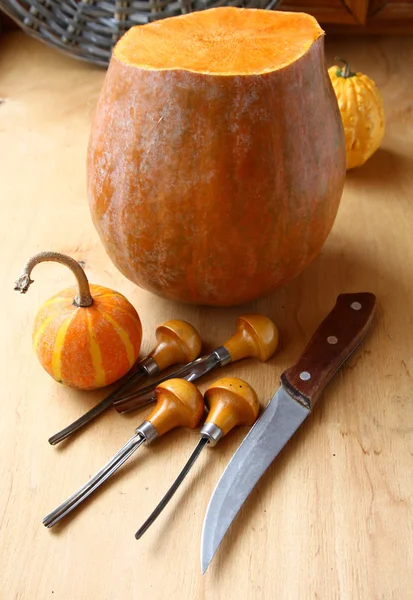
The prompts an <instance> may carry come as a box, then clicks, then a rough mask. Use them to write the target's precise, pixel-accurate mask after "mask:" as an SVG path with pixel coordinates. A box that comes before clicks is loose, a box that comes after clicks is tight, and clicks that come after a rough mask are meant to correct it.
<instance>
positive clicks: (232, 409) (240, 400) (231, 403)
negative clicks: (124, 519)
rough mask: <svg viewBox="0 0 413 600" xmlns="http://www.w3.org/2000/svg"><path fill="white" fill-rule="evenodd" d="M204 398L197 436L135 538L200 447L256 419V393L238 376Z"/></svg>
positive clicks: (159, 509)
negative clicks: (205, 409)
mask: <svg viewBox="0 0 413 600" xmlns="http://www.w3.org/2000/svg"><path fill="white" fill-rule="evenodd" d="M204 398H205V401H206V403H207V405H208V406H209V414H208V418H207V419H206V421H205V423H204V425H203V426H202V428H201V431H200V436H201V439H200V440H199V442H198V444H197V446H196V448H195V450H194V451H193V452H192V454H191V456H190V457H189V460H188V462H187V463H186V465H185V466H184V468H183V469H182V471H181V472H180V474H179V475H178V477H177V478H176V480H175V482H174V483H173V484H172V486H171V487H170V488H169V490H168V492H167V493H166V494H165V496H164V497H163V498H162V500H161V501H160V503H159V504H158V506H157V507H156V508H155V510H154V511H153V512H152V514H151V515H150V516H149V517H148V519H147V520H146V521H145V523H144V524H143V525H142V526H141V527H140V528H139V530H138V531H137V532H136V534H135V537H136V539H137V540H138V539H140V538H141V537H142V535H143V534H144V533H145V531H147V529H149V527H150V526H151V525H152V523H153V522H154V521H155V520H156V519H157V517H158V516H159V515H160V513H161V512H162V511H163V509H164V508H165V506H166V505H167V504H168V502H169V501H170V500H171V498H172V496H173V495H174V494H175V492H176V490H177V489H178V488H179V486H180V485H181V483H182V482H183V480H184V478H185V477H186V475H187V474H188V472H189V470H190V469H191V467H192V466H193V464H194V463H195V461H196V459H197V458H198V456H199V455H200V453H201V451H202V449H203V448H204V447H205V446H206V445H207V444H210V445H211V446H215V444H216V443H217V442H218V441H219V440H220V439H221V438H222V437H223V436H224V435H226V434H227V433H229V432H230V431H231V429H233V428H234V427H236V426H237V425H249V426H251V425H253V424H254V423H255V421H256V419H257V416H258V412H259V402H258V398H257V394H256V393H255V391H254V390H253V388H252V387H251V386H250V385H249V384H248V383H246V382H245V381H243V380H242V379H237V378H235V377H223V378H222V379H219V380H218V381H216V382H215V383H213V384H212V385H211V386H210V387H209V388H208V389H207V390H206V392H205V396H204Z"/></svg>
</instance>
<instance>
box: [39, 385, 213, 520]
mask: <svg viewBox="0 0 413 600" xmlns="http://www.w3.org/2000/svg"><path fill="white" fill-rule="evenodd" d="M155 393H156V406H155V408H154V409H153V410H152V412H151V413H150V415H149V416H148V418H147V419H146V421H144V422H143V423H142V424H141V425H140V426H139V427H137V428H136V430H135V435H134V436H133V437H132V438H131V439H130V440H129V441H128V442H126V444H125V445H124V446H123V447H122V448H121V449H120V450H119V451H118V452H117V453H116V454H115V455H114V456H113V458H111V460H110V461H109V462H107V463H106V465H105V466H104V467H103V468H102V469H100V471H98V472H97V473H96V475H94V476H93V477H92V478H91V479H90V480H89V481H88V482H87V483H86V484H85V485H83V486H82V487H81V488H80V489H79V490H78V491H77V492H75V493H74V494H72V496H70V498H68V499H67V500H66V501H65V502H63V503H62V504H60V506H58V507H57V508H55V509H54V510H53V511H52V512H51V513H50V514H48V515H47V516H46V517H45V518H44V519H43V524H44V525H45V526H46V527H53V525H55V524H56V523H58V522H59V521H60V520H61V519H63V517H65V516H66V515H68V514H69V513H70V512H72V510H73V509H74V508H76V507H77V506H78V505H79V504H80V503H81V502H83V500H85V499H86V498H87V497H88V496H90V494H92V493H93V492H94V491H95V490H96V489H97V488H98V487H100V486H101V485H102V483H104V482H105V481H106V480H107V479H108V478H109V477H110V476H111V475H113V473H115V471H117V469H119V467H120V466H121V465H123V463H124V462H125V461H126V460H127V459H128V458H129V457H130V456H132V454H133V453H134V452H135V450H137V449H138V448H139V446H140V445H141V444H143V443H144V442H147V443H151V442H153V440H155V439H156V438H157V437H159V436H160V435H163V434H164V433H166V432H167V431H170V430H171V429H174V428H175V427H190V428H191V429H193V428H194V427H196V426H197V425H198V423H199V421H200V420H201V417H202V415H203V412H204V401H203V398H202V394H201V392H200V391H199V390H198V388H196V387H195V386H194V385H193V384H192V383H190V382H189V381H186V380H185V379H171V380H168V381H165V382H164V383H161V384H160V385H159V386H158V387H157V388H156V390H155Z"/></svg>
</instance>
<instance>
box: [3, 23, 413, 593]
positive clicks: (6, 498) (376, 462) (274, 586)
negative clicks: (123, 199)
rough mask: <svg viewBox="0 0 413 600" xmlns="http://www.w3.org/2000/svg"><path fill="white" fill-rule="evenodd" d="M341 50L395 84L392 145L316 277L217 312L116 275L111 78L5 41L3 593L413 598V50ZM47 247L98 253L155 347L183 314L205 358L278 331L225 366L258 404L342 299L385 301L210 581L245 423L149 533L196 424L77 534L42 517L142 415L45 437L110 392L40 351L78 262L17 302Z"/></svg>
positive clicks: (104, 496)
mask: <svg viewBox="0 0 413 600" xmlns="http://www.w3.org/2000/svg"><path fill="white" fill-rule="evenodd" d="M336 54H339V55H340V56H345V57H346V58H347V59H348V60H349V61H350V62H351V64H352V65H353V68H355V69H356V70H360V71H364V72H365V73H367V74H369V75H370V76H371V77H372V78H373V79H374V80H375V81H376V82H377V84H378V86H379V87H380V89H381V90H382V93H383V97H384V103H385V112H386V116H387V132H386V136H385V139H384V141H383V144H382V148H381V149H380V150H379V151H378V152H377V153H376V154H375V156H374V157H372V158H371V160H370V161H369V162H368V163H367V164H365V165H364V166H363V167H362V168H360V169H359V170H355V171H353V172H349V173H348V176H347V181H346V185H345V191H344V195H343V199H342V203H341V207H340V210H339V214H338V217H337V220H336V223H335V225H334V228H333V231H332V233H331V235H330V237H329V239H328V241H327V243H326V244H325V246H324V248H323V250H322V252H321V254H320V255H319V257H318V258H317V259H316V260H315V261H314V262H313V264H312V265H311V266H310V267H309V268H308V269H307V270H306V271H305V272H304V273H303V274H302V275H301V276H299V277H298V278H297V279H296V280H295V281H293V282H292V283H291V284H290V285H288V286H286V287H285V288H284V289H281V290H279V291H278V292H277V293H275V294H273V295H272V296H271V297H269V298H266V299H263V300H260V301H257V302H254V303H253V304H251V305H248V306H242V307H236V308H232V309H212V308H210V309H205V308H199V307H188V306H183V305H180V304H175V303H172V302H168V301H165V300H162V299H160V298H157V297H154V296H152V295H151V294H149V293H147V292H145V291H142V290H140V289H138V288H137V287H135V286H134V285H133V284H132V283H130V282H129V281H127V280H126V279H125V278H123V276H122V275H121V274H120V273H118V272H117V270H116V269H115V268H114V266H113V265H112V264H111V262H110V261H109V259H108V258H107V256H106V254H105V252H104V250H103V248H102V246H101V244H100V242H99V239H98V236H97V233H96V232H95V230H94V228H93V225H92V222H91V219H90V216H89V208H88V204H87V199H86V191H85V187H86V186H85V152H86V145H87V139H88V134H89V127H90V121H91V116H92V114H93V110H94V107H95V103H96V100H97V96H98V93H99V90H100V87H101V85H102V81H103V77H104V72H103V71H102V70H100V69H98V68H95V67H93V66H91V65H87V64H83V63H81V62H78V61H76V60H73V59H71V58H69V57H66V56H63V55H61V54H59V53H57V52H56V51H55V50H53V49H51V48H48V47H46V46H45V45H42V44H39V43H38V42H36V41H33V40H31V39H29V38H27V37H25V36H23V34H21V33H11V34H8V35H7V36H5V37H3V38H1V39H0V103H1V104H0V181H1V191H2V218H1V228H2V234H1V238H0V243H1V252H2V260H1V285H2V288H1V289H2V293H3V296H2V298H3V303H4V304H3V305H2V306H3V308H2V310H1V332H2V345H1V365H2V371H3V393H2V416H1V419H0V456H1V463H0V469H1V485H0V527H1V529H0V535H1V543H0V574H1V576H0V580H1V585H0V596H1V598H2V600H11V599H17V598H19V599H30V600H33V599H36V600H43V599H45V598H55V599H68V600H69V599H70V600H78V599H79V600H80V599H83V598H93V599H95V598H96V599H98V600H109V599H122V600H126V599H129V598H132V599H135V598H136V599H138V598H139V599H143V598H147V599H149V600H158V599H165V598H168V599H175V598H176V599H178V598H179V599H180V600H193V599H205V600H219V599H228V598H229V599H231V600H232V599H234V600H235V599H237V600H243V599H265V600H267V599H268V600H273V599H277V600H311V599H316V598H317V599H322V600H335V599H346V600H359V599H360V600H393V599H394V600H410V599H411V598H412V593H413V592H412V589H413V539H412V537H413V536H412V523H413V510H412V502H413V478H412V465H413V458H412V456H413V436H412V432H413V384H412V377H413V345H412V339H413V335H412V334H413V312H412V294H413V235H412V234H413V99H412V98H413V97H412V90H413V70H412V64H413V40H412V39H407V38H406V39H396V38H388V39H380V38H376V39H373V38H371V39H344V38H343V39H327V59H328V64H329V65H330V64H332V60H333V57H334V56H335V55H336ZM41 250H56V251H60V252H65V253H68V254H70V255H71V256H73V257H75V258H76V259H78V260H82V261H85V263H86V270H87V274H88V275H89V278H90V280H91V281H92V282H95V283H100V284H102V285H106V286H108V287H111V288H114V289H117V290H119V291H121V292H122V293H124V294H125V295H126V296H127V297H128V298H129V299H130V300H131V301H132V302H133V304H134V305H135V306H136V308H137V310H138V311H139V314H140V316H141V318H142V322H143V330H144V340H143V346H142V353H145V352H147V351H149V350H150V348H151V346H152V345H153V343H154V329H155V327H156V325H158V324H160V323H161V322H162V321H164V320H166V319H168V318H173V317H176V318H184V319H187V320H188V321H190V322H191V323H193V324H194V325H195V327H197V328H198V329H199V331H200V333H201V335H202V336H203V339H204V340H205V349H212V348H213V347H214V346H216V345H219V344H220V343H221V342H223V341H224V340H225V339H226V337H227V336H229V335H230V334H231V333H232V331H233V328H234V321H235V318H236V317H237V316H238V315H240V314H243V313H245V312H251V311H259V312H262V313H264V314H266V315H268V316H269V317H271V318H272V319H274V321H275V322H276V323H277V324H278V326H279V329H280V332H281V338H282V344H281V347H280V349H279V351H278V352H277V354H276V356H275V357H274V358H273V359H272V360H270V361H269V362H268V364H259V363H257V362H255V361H253V360H246V361H244V362H243V363H240V364H238V365H236V366H233V367H227V368H226V369H225V373H232V374H234V375H236V376H240V377H242V378H244V379H246V380H247V381H249V382H250V383H251V384H252V385H253V386H255V388H256V390H257V392H258V394H259V397H260V400H261V403H262V405H265V403H266V402H267V400H268V399H269V398H270V397H271V395H272V394H273V392H274V391H275V389H276V388H277V387H278V378H279V375H280V373H281V372H282V370H283V369H284V368H285V367H287V366H288V365H290V364H291V363H292V362H293V361H294V360H295V359H296V358H297V356H298V354H299V352H300V351H301V350H302V348H303V346H304V344H305V343H306V342H307V341H308V339H309V337H310V336H311V334H312V332H313V331H314V329H315V328H316V326H317V325H318V323H319V322H320V321H321V319H322V318H324V316H325V315H326V314H327V312H328V311H329V310H330V309H331V308H332V306H333V305H334V303H335V299H336V296H337V295H338V294H339V293H341V292H350V291H353V292H354V291H371V292H374V293H375V294H377V299H378V313H377V317H376V320H375V324H374V327H373V330H372V331H371V334H370V335H369V337H368V339H367V340H366V341H365V343H364V344H363V345H362V347H361V348H360V349H359V350H358V351H357V353H356V354H354V355H353V356H352V358H351V359H350V360H349V362H348V364H347V365H346V366H345V367H344V368H343V369H342V371H341V372H340V373H339V374H338V375H337V377H336V379H335V380H334V381H333V382H332V383H331V385H330V386H329V388H328V389H327V391H326V392H325V394H324V397H323V400H322V401H321V402H320V403H319V404H318V405H317V407H316V409H315V410H314V413H313V414H312V415H311V417H310V418H308V419H307V421H306V422H305V423H304V425H303V426H302V428H301V429H300V430H299V432H298V433H297V434H296V435H295V437H294V438H293V439H292V440H291V441H290V443H289V444H288V445H287V447H286V448H285V449H284V451H283V452H282V454H281V455H280V457H279V459H278V460H277V461H275V462H274V463H273V465H272V466H271V467H270V468H269V470H268V471H267V473H266V474H265V476H264V477H263V478H262V479H261V481H260V482H259V484H258V485H257V487H256V488H255V489H254V491H253V493H252V494H251V496H250V498H249V499H248V501H247V502H246V503H245V505H244V507H243V508H242V510H241V512H240V514H239V515H238V518H237V519H236V521H235V523H234V524H233V526H232V527H231V529H230V532H229V533H228V534H227V536H226V537H225V539H224V541H223V543H222V545H221V547H220V549H219V551H218V553H217V555H216V557H215V559H214V561H213V563H212V564H211V566H210V569H209V570H208V571H207V573H206V575H204V576H202V575H201V573H200V536H201V529H202V522H203V517H204V513H205V509H206V506H207V503H208V499H209V497H210V494H211V492H212V490H213V488H214V486H215V484H216V482H217V480H218V478H219V476H220V474H221V472H222V470H223V468H224V466H225V464H226V463H227V461H228V460H229V458H230V457H231V456H232V453H233V452H234V451H235V449H236V447H237V445H238V444H239V442H240V441H241V439H242V437H243V436H244V435H245V433H246V430H245V429H240V430H238V431H236V432H235V433H234V434H233V435H231V436H228V438H227V439H224V440H223V441H222V443H221V444H220V446H217V448H216V449H214V450H207V451H205V452H204V453H203V455H202V456H201V458H200V460H199V462H198V464H197V465H196V467H195V468H194V471H193V472H192V473H191V477H190V478H189V479H188V481H187V482H186V483H185V485H184V486H183V487H182V488H181V489H180V490H179V492H178V494H177V496H176V497H175V498H174V501H173V503H171V504H170V505H169V507H168V509H167V510H166V511H165V513H164V514H163V515H162V517H161V518H160V519H159V520H158V521H157V523H156V525H154V526H153V527H152V528H151V530H150V531H148V532H147V534H146V535H145V536H144V537H143V538H142V539H141V540H140V541H139V542H137V541H136V540H135V538H134V532H135V531H136V529H137V527H138V526H139V525H140V524H141V522H142V520H143V519H144V518H146V516H147V515H148V513H149V511H150V510H151V509H152V508H153V507H154V505H155V503H156V502H157V501H158V500H159V498H160V497H161V495H162V493H163V492H164V491H165V490H166V487H167V485H168V484H169V483H170V482H171V481H172V480H173V478H174V476H175V474H176V473H177V472H178V471H179V469H180V467H181V465H182V464H183V462H184V461H185V459H186V458H187V456H188V455H189V453H190V452H191V450H192V448H193V446H194V444H195V443H196V440H197V435H196V433H195V432H188V431H187V430H182V431H175V432H173V433H171V434H170V435H166V436H165V437H164V438H161V439H159V440H158V441H157V442H156V443H155V444H153V445H152V447H150V448H141V449H140V451H139V455H138V453H137V454H136V455H135V457H134V458H133V459H131V460H130V461H129V463H128V466H125V467H124V468H122V469H121V470H120V471H119V472H118V474H117V475H116V476H115V477H113V478H112V480H111V481H110V482H108V484H107V485H106V486H105V487H104V488H102V489H101V490H100V492H99V493H97V494H96V495H95V497H94V498H93V500H92V501H89V502H87V503H86V504H85V505H84V506H83V507H82V509H80V510H78V511H76V513H73V516H72V517H71V518H68V519H67V520H66V521H65V522H64V524H62V526H57V527H55V528H53V529H52V530H47V529H45V528H44V526H43V525H42V518H43V516H44V515H45V514H46V513H48V512H49V511H50V510H51V509H52V508H54V507H55V506H56V505H57V504H58V503H60V502H61V501H62V500H64V499H65V498H66V497H67V496H68V495H69V494H71V493H72V492H73V491H74V490H75V489H77V487H78V486H79V485H80V484H82V483H83V482H84V481H86V480H87V479H88V477H89V476H91V475H92V474H93V473H94V472H95V471H96V470H97V469H98V468H100V466H101V465H103V463H104V462H106V460H107V459H108V458H109V457H110V456H112V454H113V453H114V452H115V451H116V450H117V449H118V448H120V446H121V445H123V443H124V442H125V441H126V440H127V439H129V437H130V435H131V434H132V433H133V430H134V426H136V425H137V424H138V423H139V422H140V421H141V420H143V417H144V415H145V411H141V412H140V413H138V414H136V413H135V414H133V415H130V416H128V417H122V416H119V415H118V414H117V413H114V412H110V413H108V414H106V415H104V416H103V417H102V418H101V419H100V420H98V421H96V422H95V423H94V425H93V426H91V427H89V429H88V430H87V431H84V432H83V433H82V434H80V435H78V436H77V438H76V439H74V440H72V441H70V442H68V443H65V444H62V445H61V446H59V447H51V446H50V445H49V444H48V443H47V438H48V437H49V436H50V435H51V434H52V433H54V432H56V431H57V430H59V429H61V428H62V427H63V426H64V425H66V424H68V423H69V422H71V421H72V420H73V419H75V418H76V417H78V416H79V415H80V414H81V413H82V412H83V411H84V410H85V409H87V408H89V407H91V406H92V405H93V404H94V403H95V402H96V401H97V400H98V399H99V398H101V397H102V395H103V392H102V391H99V392H95V393H80V392H76V391H74V390H71V389H66V388H63V387H62V386H60V385H59V384H57V383H55V382H54V381H53V380H52V379H51V378H50V377H49V376H48V375H47V374H46V373H45V372H44V371H43V369H42V368H41V366H40V365H39V363H38V362H37V359H36V357H35V355H34V353H33V350H32V347H31V329H32V323H33V319H34V315H35V312H36V310H37V309H38V308H39V306H40V305H41V303H42V302H43V301H45V300H46V299H48V298H49V297H50V296H51V295H53V294H54V293H57V292H58V291H59V290H60V289H63V288H64V287H67V286H69V285H72V284H73V277H72V275H71V273H70V272H69V271H68V270H67V269H65V268H63V267H62V266H59V265H55V264H51V263H49V264H43V265H41V266H38V267H36V271H35V273H34V278H35V280H36V282H35V284H34V285H33V286H32V288H31V289H30V293H28V294H27V295H26V296H19V295H18V294H17V293H16V292H14V291H13V284H14V280H15V279H16V278H17V276H18V275H19V274H20V270H21V268H22V266H23V264H24V263H25V261H26V259H27V258H28V257H29V256H30V255H32V254H34V253H36V252H38V251H41ZM219 375H221V373H219ZM215 378H216V374H214V375H211V376H210V377H209V378H207V379H206V380H204V381H203V382H202V384H201V386H200V387H201V390H204V389H205V386H206V384H208V383H210V382H212V381H213V380H214V379H215Z"/></svg>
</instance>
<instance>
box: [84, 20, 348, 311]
mask: <svg viewBox="0 0 413 600" xmlns="http://www.w3.org/2000/svg"><path fill="white" fill-rule="evenodd" d="M172 48H173V49H174V51H173V52H172V51H171V49H172ZM188 48H190V52H188ZM252 48H254V52H252ZM87 173H88V196H89V202H90V208H91V214H92V218H93V222H94V224H95V226H96V229H97V231H98V233H99V236H100V238H101V240H102V242H103V244H104V246H105V249H106V251H107V253H108V254H109V256H110V258H111V259H112V260H113V262H114V264H115V265H116V266H117V267H118V269H119V270H120V271H121V272H122V273H123V274H124V275H125V276H126V277H128V278H129V279H131V280H132V281H134V282H135V283H137V284H138V285H140V286H141V287H143V288H145V289H148V290H150V291H152V292H154V293H156V294H158V295H161V296H164V297H167V298H171V299H173V300H180V301H183V302H189V303H196V304H209V305H221V306H227V305H233V304H240V303H244V302H248V301H250V300H253V299H255V298H257V297H259V296H262V295H264V294H267V293H269V292H271V291H272V290H274V289H275V288H277V287H278V286H280V285H283V284H285V283H287V282H288V281H289V280H291V279H292V278H293V277H295V276H296V275H298V274H299V273H300V272H301V271H302V270H303V269H304V268H305V267H306V266H307V265H308V264H309V263H310V262H311V261H312V260H313V259H314V258H315V256H316V255H317V254H318V252H319V251H320V249H321V247H322V245H323V244H324V242H325V240H326V239H327V236H328V235H329V232H330V230H331V228H332V226H333V223H334V220H335V217H336V214H337V210H338V206H339V202H340V198H341V194H342V190H343V185H344V178H345V147H344V137H343V128H342V124H341V119H340V114H339V111H338V106H337V101H336V99H335V96H334V92H333V89H332V86H331V83H330V80H329V77H328V74H327V72H326V69H325V65H324V51H323V32H322V30H321V29H320V27H319V26H318V24H317V22H316V21H315V19H313V18H312V17H310V16H309V15H304V14H299V13H294V14H293V13H287V12H277V11H261V10H252V9H235V8H218V9H211V10H206V11H200V12H197V13H191V14H188V15H185V16H180V17H174V18H171V19H165V20H162V21H159V22H156V23H152V24H149V25H144V26H139V27H135V28H132V29H131V30H129V31H128V32H127V34H126V35H125V36H124V37H123V38H122V39H121V40H120V41H119V42H118V44H117V46H116V48H115V50H114V53H113V56H112V60H111V63H110V66H109V69H108V72H107V74H106V78H105V82H104V86H103V89H102V92H101V95H100V98H99V101H98V105H97V110H96V114H95V117H94V121H93V125H92V129H91V134H90V141H89V148H88V161H87Z"/></svg>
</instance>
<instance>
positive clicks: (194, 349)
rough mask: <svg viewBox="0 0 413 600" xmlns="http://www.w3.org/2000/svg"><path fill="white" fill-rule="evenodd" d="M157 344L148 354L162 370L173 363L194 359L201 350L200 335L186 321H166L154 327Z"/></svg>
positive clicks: (184, 362) (183, 362)
mask: <svg viewBox="0 0 413 600" xmlns="http://www.w3.org/2000/svg"><path fill="white" fill-rule="evenodd" d="M156 339H157V340H158V344H157V346H156V348H154V350H152V352H151V353H150V354H149V357H150V358H152V359H153V360H154V361H155V362H156V364H157V365H158V367H159V370H160V371H163V370H164V369H166V368H167V367H170V366H171V365H175V364H181V363H182V364H186V363H188V362H191V361H193V360H195V359H196V358H197V357H198V356H199V353H200V352H201V345H202V342H201V337H200V335H199V333H198V332H197V330H196V329H195V328H194V327H192V325H190V323H187V322H186V321H180V320H177V319H175V320H172V321H166V322H165V323H163V325H160V326H159V327H158V328H157V329H156Z"/></svg>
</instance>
